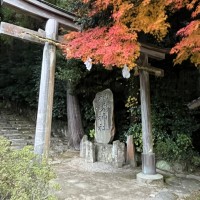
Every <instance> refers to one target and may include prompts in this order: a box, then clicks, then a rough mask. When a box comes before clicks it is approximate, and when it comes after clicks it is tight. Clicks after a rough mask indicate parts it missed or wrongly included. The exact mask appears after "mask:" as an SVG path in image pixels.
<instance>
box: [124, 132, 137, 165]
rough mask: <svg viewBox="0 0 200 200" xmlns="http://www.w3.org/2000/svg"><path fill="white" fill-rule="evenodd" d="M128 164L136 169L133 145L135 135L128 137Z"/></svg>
mask: <svg viewBox="0 0 200 200" xmlns="http://www.w3.org/2000/svg"><path fill="white" fill-rule="evenodd" d="M126 163H127V164H130V166H131V167H136V160H135V147H134V143H133V135H129V136H128V137H127V151H126Z"/></svg>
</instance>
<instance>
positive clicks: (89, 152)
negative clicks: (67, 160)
mask: <svg viewBox="0 0 200 200" xmlns="http://www.w3.org/2000/svg"><path fill="white" fill-rule="evenodd" d="M85 143H86V155H85V160H86V161H87V162H90V163H94V162H95V160H96V159H95V148H94V144H93V143H92V142H90V141H88V140H87V141H86V142H85Z"/></svg>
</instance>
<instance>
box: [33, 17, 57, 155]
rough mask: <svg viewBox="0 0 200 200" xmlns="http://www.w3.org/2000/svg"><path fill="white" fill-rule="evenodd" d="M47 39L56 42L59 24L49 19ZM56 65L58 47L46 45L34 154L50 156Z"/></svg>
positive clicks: (46, 30) (46, 29)
mask: <svg viewBox="0 0 200 200" xmlns="http://www.w3.org/2000/svg"><path fill="white" fill-rule="evenodd" d="M45 32H46V38H49V39H53V40H56V39H57V33H58V23H57V21H56V20H54V19H49V20H48V21H47V23H46V28H45ZM55 63H56V47H55V46H54V45H52V44H49V43H48V42H46V43H45V46H44V51H43V60H42V72H41V80H40V92H39V103H38V113H37V122H36V133H35V144H34V152H35V153H36V154H39V155H42V154H44V155H45V156H47V155H48V152H49V146H50V135H51V120H52V107H53V92H54V75H55Z"/></svg>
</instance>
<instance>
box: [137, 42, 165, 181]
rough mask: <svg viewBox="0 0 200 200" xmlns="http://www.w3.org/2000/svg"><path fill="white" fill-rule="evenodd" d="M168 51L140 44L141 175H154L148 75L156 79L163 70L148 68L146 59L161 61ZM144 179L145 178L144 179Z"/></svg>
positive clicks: (154, 165)
mask: <svg viewBox="0 0 200 200" xmlns="http://www.w3.org/2000/svg"><path fill="white" fill-rule="evenodd" d="M168 52H169V50H168V49H159V48H155V47H152V46H149V45H146V44H141V54H140V58H139V62H138V68H139V75H140V98H141V115H142V141H143V153H142V173H143V174H144V175H156V163H155V153H154V152H153V138H152V126H151V105H150V82H149V74H152V75H154V76H157V77H163V76H164V70H162V69H159V68H155V67H152V66H150V64H149V62H148V58H149V57H150V58H153V59H156V60H163V59H164V58H165V54H166V53H168ZM144 179H145V178H144Z"/></svg>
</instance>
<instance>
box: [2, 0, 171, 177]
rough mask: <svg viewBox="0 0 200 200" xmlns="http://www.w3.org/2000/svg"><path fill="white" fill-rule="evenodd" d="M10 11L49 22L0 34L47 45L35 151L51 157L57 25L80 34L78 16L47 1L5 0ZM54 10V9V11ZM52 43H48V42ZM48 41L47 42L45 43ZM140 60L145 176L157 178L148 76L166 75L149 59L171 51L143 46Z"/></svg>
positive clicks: (4, 29)
mask: <svg viewBox="0 0 200 200" xmlns="http://www.w3.org/2000/svg"><path fill="white" fill-rule="evenodd" d="M2 3H3V4H4V5H6V6H8V7H11V8H14V9H16V10H20V11H22V12H23V13H28V15H31V16H36V17H39V18H42V19H46V20H47V23H46V28H45V31H41V30H40V31H38V32H37V31H33V30H30V29H25V28H23V27H19V26H16V25H12V24H8V23H5V22H1V25H0V34H5V35H9V36H12V37H16V38H19V39H23V40H28V41H31V42H34V43H38V44H45V47H44V51H43V61H42V72H41V81H40V93H39V104H38V114H37V124H36V135H35V144H34V151H35V153H37V154H48V151H49V144H50V132H51V118H52V106H53V105H52V104H53V90H54V71H55V59H56V56H55V51H56V47H55V42H54V41H58V42H60V43H62V37H59V36H58V35H57V32H58V25H60V26H63V27H64V28H66V29H69V30H77V31H78V30H80V27H78V26H76V25H75V23H74V19H75V15H73V14H71V13H66V12H64V11H63V10H62V9H61V10H60V9H59V8H58V7H56V6H53V5H51V6H50V4H48V3H45V2H44V1H36V0H26V1H25V0H14V1H13V0H2ZM44 3H45V4H44ZM52 6H53V7H52ZM48 39H49V40H48ZM46 41H48V42H46ZM140 51H141V56H140V59H139V60H140V62H139V63H138V65H139V66H138V68H139V70H140V94H141V110H142V132H143V134H142V135H143V154H142V172H143V174H146V175H154V174H156V170H155V169H156V168H155V154H154V153H153V141H152V130H151V109H150V88H149V74H153V75H155V76H161V77H162V76H163V75H164V71H163V70H161V69H158V68H155V67H151V66H149V63H148V58H149V57H151V58H154V59H157V60H162V59H164V58H165V54H166V53H168V52H169V50H162V49H159V48H155V47H152V46H149V45H146V44H141V49H140Z"/></svg>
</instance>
